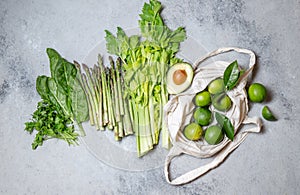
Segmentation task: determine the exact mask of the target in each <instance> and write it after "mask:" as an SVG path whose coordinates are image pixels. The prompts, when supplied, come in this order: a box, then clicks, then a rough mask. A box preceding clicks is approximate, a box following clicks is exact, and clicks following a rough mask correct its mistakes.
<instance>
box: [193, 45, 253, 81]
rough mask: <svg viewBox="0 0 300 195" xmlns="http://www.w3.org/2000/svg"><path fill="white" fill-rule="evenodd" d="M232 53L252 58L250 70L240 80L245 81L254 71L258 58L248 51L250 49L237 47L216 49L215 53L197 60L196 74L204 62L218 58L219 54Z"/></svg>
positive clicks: (195, 65)
mask: <svg viewBox="0 0 300 195" xmlns="http://www.w3.org/2000/svg"><path fill="white" fill-rule="evenodd" d="M230 51H235V52H238V53H244V54H248V55H249V56H250V59H249V68H248V70H247V71H245V73H244V74H243V75H242V77H241V78H240V80H245V79H246V78H247V77H248V76H249V74H250V73H251V72H252V71H253V68H254V65H255V62H256V57H255V54H254V52H253V51H251V50H248V49H242V48H237V47H223V48H219V49H216V50H215V51H212V52H210V53H208V54H206V55H205V56H203V57H202V58H200V59H199V60H197V61H196V62H195V64H194V71H195V73H197V72H198V71H199V70H200V68H199V65H200V64H201V63H202V62H204V61H205V60H207V59H208V58H210V57H213V56H216V55H218V54H222V53H226V52H230Z"/></svg>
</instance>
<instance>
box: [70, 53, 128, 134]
mask: <svg viewBox="0 0 300 195" xmlns="http://www.w3.org/2000/svg"><path fill="white" fill-rule="evenodd" d="M109 61H110V66H104V64H103V60H102V57H101V56H100V55H99V56H98V64H97V65H94V67H93V68H89V67H88V66H87V65H85V64H82V66H81V65H80V64H78V63H77V62H74V64H75V66H76V67H77V69H78V70H79V71H80V75H81V77H80V83H81V85H82V88H83V89H84V92H85V95H86V97H87V101H88V108H89V118H90V124H91V125H92V126H94V125H95V126H96V128H97V129H98V130H104V129H105V127H107V128H108V129H110V130H113V131H114V134H115V139H116V140H120V139H121V138H122V137H124V136H126V135H129V134H133V129H132V121H131V118H130V115H129V110H128V109H129V108H128V101H127V100H126V99H125V98H123V91H124V89H123V88H124V85H123V84H122V83H123V81H122V72H121V60H120V59H118V60H117V61H116V63H114V61H113V59H112V58H111V57H110V58H109ZM82 69H83V70H82Z"/></svg>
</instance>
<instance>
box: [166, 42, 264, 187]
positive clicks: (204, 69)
mask: <svg viewBox="0 0 300 195" xmlns="http://www.w3.org/2000/svg"><path fill="white" fill-rule="evenodd" d="M230 51H235V52H238V53H243V54H247V55H249V56H250V60H249V64H248V69H247V70H246V71H245V73H244V74H243V75H242V76H241V77H240V78H239V82H238V84H237V86H235V87H234V88H233V89H232V90H230V91H228V92H227V95H228V96H229V97H230V99H231V101H232V107H231V108H230V110H228V111H227V112H226V113H223V114H225V115H226V116H227V118H229V119H230V121H231V123H232V125H233V126H234V132H235V136H234V140H233V141H230V140H229V139H228V138H227V137H226V136H224V139H223V141H221V143H219V144H217V145H209V144H207V143H206V142H205V141H204V140H203V139H201V140H199V141H196V142H195V141H190V140H188V139H186V138H185V136H184V135H183V133H182V130H183V128H184V127H185V125H187V124H189V123H190V122H191V119H192V116H193V111H194V108H195V105H194V104H193V98H194V96H195V94H197V93H198V92H200V91H202V90H204V89H205V88H206V87H207V85H208V84H209V83H210V82H211V81H212V80H214V79H216V78H219V77H222V76H223V73H224V70H225V69H226V67H227V66H228V65H229V64H230V63H229V62H225V61H213V62H212V63H209V64H207V65H205V66H201V64H202V63H203V62H204V61H205V60H207V59H208V58H211V57H213V56H215V55H218V54H221V53H226V52H230ZM254 66H255V54H254V53H253V52H252V51H250V50H247V49H240V48H235V47H228V48H220V49H217V50H215V51H213V52H211V53H209V54H207V55H205V56H204V57H202V58H201V59H199V60H198V61H197V62H195V64H194V72H195V75H194V78H193V82H192V84H191V86H190V88H189V89H187V90H186V91H184V92H183V93H180V94H178V95H174V96H172V97H171V99H170V100H169V102H168V103H167V104H166V105H165V107H164V119H165V123H166V125H167V127H168V130H169V133H170V137H171V141H172V144H173V146H172V148H171V149H170V151H169V154H168V155H167V157H166V159H165V168H164V172H165V177H166V180H167V182H168V183H170V184H172V185H180V184H184V183H188V182H190V181H193V180H194V179H196V178H198V177H200V176H201V175H203V174H205V173H206V172H208V171H209V170H211V169H213V168H216V167H217V166H219V165H220V164H221V163H222V162H223V161H224V160H225V158H226V157H227V156H228V155H229V154H230V153H231V152H232V151H233V150H234V149H236V148H237V147H238V146H239V145H240V144H241V143H242V142H243V141H244V140H245V138H246V137H247V135H248V134H249V133H259V132H260V130H261V126H262V123H261V120H260V118H258V117H254V118H250V117H248V99H247V92H246V90H245V87H246V84H247V80H248V78H249V77H250V76H251V73H252V71H253V69H254ZM209 109H210V110H211V111H215V109H214V107H213V106H210V107H209ZM214 123H216V121H215V120H214V121H213V122H212V124H214ZM248 124H254V127H251V128H246V127H245V128H241V127H242V126H245V125H248ZM181 154H187V155H191V156H194V157H198V158H212V161H211V162H209V163H208V164H206V165H203V166H200V167H199V168H197V169H194V170H191V171H189V172H187V173H185V174H183V175H181V176H179V177H177V178H175V179H173V180H172V179H171V176H170V172H171V170H170V163H171V161H172V159H173V158H175V157H177V156H180V155H181Z"/></svg>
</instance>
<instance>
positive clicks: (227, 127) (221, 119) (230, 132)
mask: <svg viewBox="0 0 300 195" xmlns="http://www.w3.org/2000/svg"><path fill="white" fill-rule="evenodd" d="M215 116H216V120H217V121H218V124H219V125H220V127H221V128H222V130H223V131H224V133H225V135H226V136H227V137H228V138H229V139H230V140H231V141H233V139H234V127H233V125H232V123H231V122H230V120H229V119H228V118H227V117H226V116H225V115H223V114H220V113H218V112H216V113H215Z"/></svg>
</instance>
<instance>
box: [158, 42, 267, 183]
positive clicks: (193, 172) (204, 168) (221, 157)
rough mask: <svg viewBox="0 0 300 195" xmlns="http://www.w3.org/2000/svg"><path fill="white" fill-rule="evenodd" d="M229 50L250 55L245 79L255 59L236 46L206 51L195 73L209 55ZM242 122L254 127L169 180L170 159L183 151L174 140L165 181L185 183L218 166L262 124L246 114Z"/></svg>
mask: <svg viewBox="0 0 300 195" xmlns="http://www.w3.org/2000/svg"><path fill="white" fill-rule="evenodd" d="M230 51H236V52H238V53H245V54H248V55H250V60H249V68H248V70H247V71H246V72H245V73H244V74H243V75H242V77H241V78H240V81H242V80H245V79H247V77H248V75H249V74H250V73H251V72H252V70H253V68H254V65H255V60H256V58H255V54H254V53H253V52H252V51H250V50H247V49H241V48H236V47H226V48H219V49H217V50H215V51H212V52H211V53H208V54H207V55H205V56H204V57H202V58H200V59H199V60H197V61H196V63H195V66H194V68H195V70H194V71H195V73H197V72H198V71H199V69H200V68H199V65H200V64H201V63H202V62H203V61H205V60H206V59H208V58H210V57H213V56H215V55H218V54H221V53H225V52H230ZM243 124H255V125H256V127H253V128H250V129H248V130H244V131H243V132H241V133H239V134H237V135H236V137H235V139H234V141H233V142H230V143H229V144H227V145H226V146H225V147H224V148H223V150H222V151H221V152H219V153H218V154H217V155H216V156H215V158H214V159H213V161H212V162H210V163H208V164H206V165H203V166H201V167H199V168H196V169H194V170H191V171H189V172H187V173H185V174H183V175H181V176H179V177H177V178H175V179H174V180H171V179H170V174H169V167H170V164H171V161H172V159H173V158H175V157H177V156H179V155H180V154H182V153H183V151H182V149H181V148H180V147H178V146H177V145H176V142H175V143H173V147H172V148H171V150H170V152H169V154H168V155H167V157H166V160H165V166H164V174H165V177H166V180H167V182H168V183H169V184H172V185H180V184H185V183H188V182H191V181H193V180H195V179H196V178H198V177H200V176H202V175H203V174H205V173H207V172H208V171H209V170H211V169H213V168H215V167H217V166H219V164H221V163H222V162H223V161H224V159H225V158H226V157H227V156H228V155H229V154H230V153H231V152H232V151H233V150H234V149H236V148H237V147H238V146H239V145H240V144H241V143H242V142H243V141H244V140H245V138H246V136H247V135H248V133H250V132H256V133H258V132H260V129H261V126H262V124H261V121H260V119H259V118H249V117H247V116H246V118H245V119H244V121H243Z"/></svg>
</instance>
